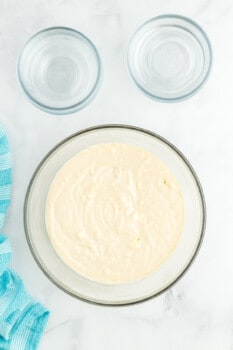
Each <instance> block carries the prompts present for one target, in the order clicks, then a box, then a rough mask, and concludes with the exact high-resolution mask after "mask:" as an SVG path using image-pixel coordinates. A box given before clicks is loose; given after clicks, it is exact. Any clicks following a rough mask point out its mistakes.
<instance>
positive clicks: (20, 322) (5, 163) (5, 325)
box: [0, 125, 49, 350]
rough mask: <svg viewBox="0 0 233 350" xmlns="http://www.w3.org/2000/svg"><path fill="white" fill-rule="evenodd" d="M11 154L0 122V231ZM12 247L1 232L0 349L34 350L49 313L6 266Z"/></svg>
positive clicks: (8, 191)
mask: <svg viewBox="0 0 233 350" xmlns="http://www.w3.org/2000/svg"><path fill="white" fill-rule="evenodd" d="M11 184H12V165H11V155H10V150H9V144H8V140H7V136H6V134H5V132H4V130H3V128H2V127H1V125H0V231H1V230H2V227H3V224H4V219H5V216H6V213H7V209H8V207H9V204H10V197H11ZM11 255H12V250H11V245H10V242H9V239H8V238H7V237H6V236H5V235H4V234H2V233H0V350H36V349H37V348H38V344H39V341H40V339H41V336H42V334H43V331H44V328H45V326H46V323H47V320H48V317H49V312H48V311H47V310H46V309H45V308H44V307H43V306H42V305H40V304H39V303H38V302H36V301H34V300H33V299H32V298H31V297H30V296H29V295H28V294H27V292H26V290H25V288H24V284H23V282H22V280H21V278H20V277H19V275H18V274H17V273H15V272H14V271H13V270H11V269H10V268H9V263H10V260H11Z"/></svg>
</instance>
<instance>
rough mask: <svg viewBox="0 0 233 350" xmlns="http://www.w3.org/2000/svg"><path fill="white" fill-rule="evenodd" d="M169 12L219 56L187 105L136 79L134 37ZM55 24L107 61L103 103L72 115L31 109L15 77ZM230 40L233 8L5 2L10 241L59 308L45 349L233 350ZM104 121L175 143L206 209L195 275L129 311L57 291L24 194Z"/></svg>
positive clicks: (2, 31) (132, 1)
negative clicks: (57, 148) (73, 140)
mask: <svg viewBox="0 0 233 350" xmlns="http://www.w3.org/2000/svg"><path fill="white" fill-rule="evenodd" d="M162 13H179V14H183V15H186V16H189V17H192V18H193V19H194V20H196V21H198V22H199V23H200V25H201V26H203V28H204V29H205V30H206V32H207V33H208V35H209V37H210V40H211V42H212V46H213V50H214V56H215V57H214V58H215V59H214V66H213V70H212V73H211V76H210V79H209V81H208V83H207V84H206V86H205V87H204V88H203V89H202V90H201V91H200V93H198V94H197V95H195V96H194V97H193V98H192V99H190V100H187V101H185V102H182V103H179V104H161V103H158V102H153V101H152V100H150V99H148V98H146V97H145V96H144V95H142V93H141V92H140V91H138V90H137V88H136V87H135V86H134V84H133V82H132V81H131V79H130V77H129V74H128V72H127V66H126V50H127V45H128V42H129V38H130V37H131V35H132V34H133V32H134V31H135V29H136V28H137V27H138V25H140V24H141V23H143V22H144V21H145V20H147V19H148V18H150V17H152V16H155V15H158V14H162ZM53 25H65V26H71V27H74V28H76V29H78V30H80V31H82V32H84V33H85V34H86V35H87V36H89V37H90V38H91V39H92V40H93V41H94V43H95V44H96V46H97V47H98V49H99V51H100V55H101V56H102V59H103V63H104V80H103V84H102V87H101V89H100V92H99V94H98V96H97V97H96V99H95V100H94V101H93V103H91V105H90V106H88V107H87V108H86V109H84V110H82V111H81V112H79V113H77V114H75V115H72V116H68V117H62V118H57V117H56V116H50V115H47V114H45V113H43V112H41V111H39V110H37V109H36V108H35V107H33V106H32V105H31V104H30V103H29V102H28V101H27V100H26V99H25V97H24V95H23V93H22V92H21V90H20V88H19V86H18V84H17V79H16V72H15V71H16V61H17V58H18V56H19V53H20V50H21V48H22V46H23V44H24V42H25V41H26V40H27V39H28V38H29V37H30V36H31V35H32V34H33V33H35V32H36V31H38V30H40V29H42V28H44V27H48V26H53ZM232 35H233V2H232V0H196V1H187V0H49V1H48V0H21V1H17V0H0V121H1V122H2V123H3V124H4V125H5V127H6V129H7V131H8V134H9V138H10V141H11V146H12V152H13V157H14V190H13V201H12V206H11V209H10V212H9V215H8V218H7V222H6V225H5V233H6V234H8V235H9V236H10V239H11V242H12V245H13V248H14V258H13V263H12V264H13V267H14V268H15V269H16V270H17V271H18V272H19V273H20V274H21V276H22V277H23V279H24V281H25V284H26V286H27V289H28V291H29V292H30V293H31V294H32V295H33V296H34V297H35V298H37V299H38V300H40V301H41V302H42V303H44V304H45V305H46V306H47V307H48V308H49V309H50V310H51V317H50V320H49V323H48V326H47V329H46V332H45V335H44V337H43V339H42V342H41V345H40V347H39V348H40V350H48V349H56V350H74V349H79V350H93V349H95V350H100V349H101V350H102V349H104V350H108V349H111V350H116V349H117V350H118V349H121V350H131V349H134V350H142V349H143V350H145V349H146V350H147V349H148V350H149V349H159V350H170V349H173V350H183V349H189V350H203V349H205V350H230V349H233V253H232V252H233V230H232V227H233V214H232V213H233V210H232V209H233V207H232V205H233V204H232V203H233V201H232V198H233V186H232V179H233V162H232V153H233V88H232V80H233V69H232V62H233V41H232ZM102 123H128V124H133V125H136V126H141V127H145V128H148V129H151V130H152V131H155V132H157V133H159V134H161V135H162V136H164V137H166V138H168V139H169V140H170V141H172V142H173V143H174V144H175V145H176V146H177V147H178V148H180V150H182V151H183V152H184V154H185V155H186V156H187V157H188V159H189V160H190V161H191V163H192V164H193V166H194V167H195V169H196V171H197V173H198V175H199V178H200V180H201V182H202V185H203V187H204V192H205V196H206V202H207V210H208V221H207V230H206V236H205V240H204V244H203V246H202V249H201V251H200V254H199V256H198V258H197V259H196V261H195V263H194V265H193V266H192V267H191V269H190V270H189V272H188V274H186V275H185V277H184V278H183V279H182V280H181V281H180V282H179V283H178V284H177V285H176V286H175V287H174V288H172V289H171V290H170V291H169V292H167V293H165V294H163V295H162V296H160V297H158V298H155V299H153V300H151V301H149V302H146V303H143V304H140V305H137V306H131V307H125V308H114V309H112V308H104V307H98V306H92V305H89V304H86V303H84V302H81V301H78V300H75V299H73V298H72V297H70V296H68V295H66V294H65V293H63V292H62V291H60V290H59V289H57V288H56V287H55V286H54V285H53V284H51V283H50V281H49V280H48V279H47V278H46V277H45V276H44V275H43V273H42V272H41V271H40V269H39V268H38V266H37V265H36V263H35V262H34V260H33V258H32V256H31V253H30V252H29V248H28V246H27V243H26V239H25V235H24V228H23V202H24V195H25V191H26V188H27V185H28V182H29V180H30V177H31V175H32V172H33V171H34V169H35V167H36V165H37V164H38V162H39V161H40V160H41V159H42V157H44V155H45V154H46V153H47V151H48V150H49V149H50V148H51V147H53V146H54V145H55V144H56V143H57V142H58V141H60V140H62V139H63V138H64V137H66V136H68V135H69V134H71V133H74V132H75V131H77V130H80V129H82V128H85V127H89V126H93V125H97V124H102Z"/></svg>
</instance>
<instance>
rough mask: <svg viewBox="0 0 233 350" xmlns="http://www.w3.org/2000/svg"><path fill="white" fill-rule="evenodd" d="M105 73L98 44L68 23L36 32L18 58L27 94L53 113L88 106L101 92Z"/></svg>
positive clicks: (22, 85) (41, 106) (19, 73)
mask: <svg viewBox="0 0 233 350" xmlns="http://www.w3.org/2000/svg"><path fill="white" fill-rule="evenodd" d="M101 75H102V68H101V61H100V57H99V54H98V52H97V50H96V48H95V46H94V44H93V43H92V42H91V41H90V40H89V39H88V38H87V37H86V36H85V35H83V34H82V33H80V32H78V31H76V30H74V29H71V28H66V27H53V28H48V29H45V30H42V31H41V32H38V33H37V34H35V35H34V36H33V37H32V38H31V39H29V41H28V42H27V43H26V45H25V46H24V49H23V51H22V54H21V56H20V58H19V61H18V80H19V83H20V85H21V87H22V89H23V91H24V92H25V94H26V96H27V97H28V98H29V100H30V101H31V102H32V103H33V104H34V105H35V106H37V107H38V108H40V109H42V110H43V111H45V112H48V113H52V114H60V115H63V114H70V113H74V112H77V111H79V110H80V109H82V108H84V107H85V106H87V105H88V104H89V103H90V102H91V100H92V99H93V98H94V97H95V95H96V93H97V90H98V87H99V85H100V81H101Z"/></svg>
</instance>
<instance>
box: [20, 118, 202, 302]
mask: <svg viewBox="0 0 233 350" xmlns="http://www.w3.org/2000/svg"><path fill="white" fill-rule="evenodd" d="M110 128H114V129H116V128H119V129H127V130H133V131H136V132H140V133H143V134H146V135H149V136H152V137H154V138H156V139H158V140H159V141H161V142H163V143H165V144H166V145H167V146H168V147H170V148H171V149H172V150H173V151H175V152H176V153H177V154H178V156H179V157H180V158H181V160H182V161H183V162H184V163H185V165H186V166H187V167H188V169H189V171H190V173H191V175H192V176H193V179H194V181H195V185H196V187H197V190H198V193H199V195H200V205H201V211H202V222H201V230H200V237H199V240H198V242H197V246H196V248H195V249H194V251H193V254H192V255H191V256H190V260H189V261H188V263H187V265H186V266H185V267H184V268H183V269H182V271H181V273H180V274H179V275H178V276H177V277H176V278H175V279H174V280H173V281H172V282H171V283H170V284H168V285H167V286H165V287H164V288H163V289H161V290H160V291H159V292H155V293H154V294H152V295H150V296H146V297H144V298H141V299H139V300H136V301H135V300H134V301H128V302H126V303H124V302H122V303H105V302H104V301H95V300H91V299H88V298H85V297H83V296H80V295H77V294H76V293H74V292H72V291H70V290H68V289H66V288H65V287H64V286H63V285H62V284H61V283H59V281H58V280H57V279H55V278H54V277H53V276H52V275H51V274H50V273H49V271H48V269H47V267H46V266H45V265H44V264H43V262H41V260H40V259H39V257H38V256H37V252H36V250H35V249H34V248H33V245H32V243H31V238H30V233H29V229H28V226H27V207H28V200H29V196H30V192H31V189H32V186H33V183H34V180H35V178H36V176H37V174H38V173H39V171H40V169H41V167H42V166H43V164H45V163H46V162H47V160H48V159H49V158H50V157H51V155H52V154H53V153H54V152H56V150H57V149H59V148H60V147H61V146H62V145H63V144H65V143H67V142H69V141H71V140H72V139H73V138H75V137H78V136H80V135H82V134H85V133H87V132H91V131H96V130H103V129H110ZM23 216H24V217H23V219H24V229H25V236H26V240H27V243H28V246H29V248H30V251H31V254H32V256H33V258H34V260H35V261H36V263H37V265H38V266H39V268H40V269H41V271H42V272H43V273H44V274H45V275H46V276H47V277H48V279H49V280H50V281H51V282H52V283H53V284H54V285H56V286H57V287H58V288H59V289H61V290H62V291H63V292H65V293H67V294H68V295H70V296H72V297H74V298H76V299H79V300H82V301H85V302H88V303H90V304H94V305H101V306H110V307H112V306H114V307H118V306H119V307H120V306H130V305H134V304H140V303H142V302H144V301H147V300H150V299H153V298H155V297H157V296H159V295H161V294H163V293H164V292H166V291H168V290H169V289H170V288H171V287H173V286H174V285H175V284H176V283H177V282H178V281H179V280H180V279H181V278H182V277H183V276H184V275H185V274H186V272H187V271H188V270H189V268H190V266H191V265H192V263H193V262H194V260H195V258H196V257H197V254H198V252H199V251H200V247H201V244H202V242H203V238H204V233H205V227H206V204H205V197H204V193H203V189H202V186H201V184H200V181H199V179H198V177H197V174H196V172H195V170H194V169H193V167H192V165H191V163H190V162H189V161H188V160H187V158H186V157H185V156H184V154H183V153H182V152H181V151H180V150H179V149H177V147H176V146H175V145H173V144H172V143H171V142H170V141H168V140H167V139H166V138H164V137H162V136H160V135H158V134H156V133H154V132H152V131H149V130H146V129H144V128H140V127H136V126H132V125H125V124H103V125H97V126H94V127H90V128H85V129H83V130H80V131H78V132H76V133H74V134H72V135H70V136H68V137H66V138H65V139H63V140H62V141H61V142H59V143H58V144H57V145H56V146H55V147H53V148H52V149H51V150H50V151H49V152H48V153H47V154H46V156H45V157H44V158H43V159H42V160H41V161H40V163H39V164H38V166H37V167H36V169H35V171H34V173H33V175H32V177H31V179H30V182H29V185H28V188H27V191H26V196H25V200H24V213H23Z"/></svg>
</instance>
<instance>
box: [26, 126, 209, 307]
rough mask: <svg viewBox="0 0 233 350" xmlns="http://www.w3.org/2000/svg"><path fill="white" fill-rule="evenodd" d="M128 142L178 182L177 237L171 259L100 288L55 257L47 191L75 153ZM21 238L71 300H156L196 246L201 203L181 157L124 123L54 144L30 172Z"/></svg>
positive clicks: (193, 176) (147, 133)
mask: <svg viewBox="0 0 233 350" xmlns="http://www.w3.org/2000/svg"><path fill="white" fill-rule="evenodd" d="M111 142H119V143H129V144H133V145H137V146H139V147H142V148H144V149H146V150H148V151H149V152H152V153H154V154H156V155H157V156H158V157H159V158H160V159H161V160H162V161H163V162H164V163H165V164H166V165H167V166H168V167H169V168H170V170H171V171H172V172H173V175H174V176H175V177H176V179H177V180H178V182H179V184H180V187H181V190H182V194H183V198H184V205H185V224H184V229H183V234H182V236H181V239H180V241H179V243H178V245H177V248H176V249H175V251H174V252H173V254H172V255H171V257H170V258H169V259H168V260H167V261H166V262H165V263H164V264H163V265H162V266H161V267H160V268H159V269H158V270H156V271H155V272H154V273H152V274H151V275H149V276H147V277H145V278H144V279H141V280H140V281H136V282H132V283H125V284H104V283H98V282H95V281H91V280H89V279H87V278H85V277H83V276H81V275H79V274H78V273H76V272H75V271H73V270H72V269H70V268H69V267H68V266H67V265H66V264H65V263H64V262H63V261H62V260H61V259H60V258H59V257H58V255H57V254H56V252H55V250H54V249H53V246H52V244H51V242H50V240H49V237H48V234H47V231H46V225H45V205H46V199H47V194H48V190H49V187H50V184H51V182H52V181H53V179H54V176H55V175H56V173H57V171H58V170H59V169H60V168H61V167H62V166H63V165H64V163H65V162H66V161H67V160H68V159H70V158H71V157H72V156H74V155H75V154H76V153H77V152H79V151H81V150H83V149H85V148H87V147H89V146H92V145H95V144H98V143H111ZM24 223H25V231H26V237H27V241H28V244H29V247H30V249H31V252H32V254H33V256H34V258H35V260H36V261H37V263H38V265H39V266H40V268H41V269H42V271H43V272H44V273H45V274H46V275H47V276H48V277H49V279H50V280H51V281H52V282H53V283H55V284H56V285H57V286H58V287H59V288H61V289H62V290H64V291H65V292H67V293H68V294H71V295H72V296H74V297H77V298H81V299H83V300H86V301H89V302H93V303H98V304H104V305H126V304H133V303H136V302H139V301H142V300H146V299H149V298H151V297H153V296H156V295H158V294H160V293H162V292H163V291H165V290H167V289H168V288H169V287H171V286H172V285H173V284H174V283H175V282H176V281H177V280H178V279H179V278H180V277H181V276H182V275H183V274H184V272H185V271H186V270H187V269H188V267H189V266H190V264H191V263H192V261H193V259H194V257H195V256H196V254H197V251H198V249H199V247H200V244H201V241H202V237H203V233H204V227H205V204H204V198H203V193H202V190H201V186H200V183H199V181H198V179H197V176H196V174H195V172H194V170H193V169H192V167H191V165H190V164H189V162H188V161H187V160H186V158H185V157H184V156H183V155H182V154H181V153H180V152H179V151H178V150H177V149H176V148H175V147H174V146H173V145H172V144H170V143H169V142H168V141H166V140H165V139H164V138H162V137H160V136H158V135H156V134H154V133H152V132H150V131H146V130H143V129H139V128H136V127H133V126H126V125H103V126H97V127H93V128H90V129H86V130H83V131H80V132H78V133H76V134H74V135H72V136H70V137H69V138H67V139H65V140H64V141H62V142H61V143H60V144H58V145H57V146H56V147H55V148H54V149H53V150H52V151H51V152H49V154H48V155H47V156H46V157H45V158H44V160H43V161H42V162H41V163H40V164H39V166H38V168H37V170H36V171H35V173H34V175H33V177H32V180H31V182H30V184H29V188H28V191H27V195H26V199H25V206H24Z"/></svg>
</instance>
